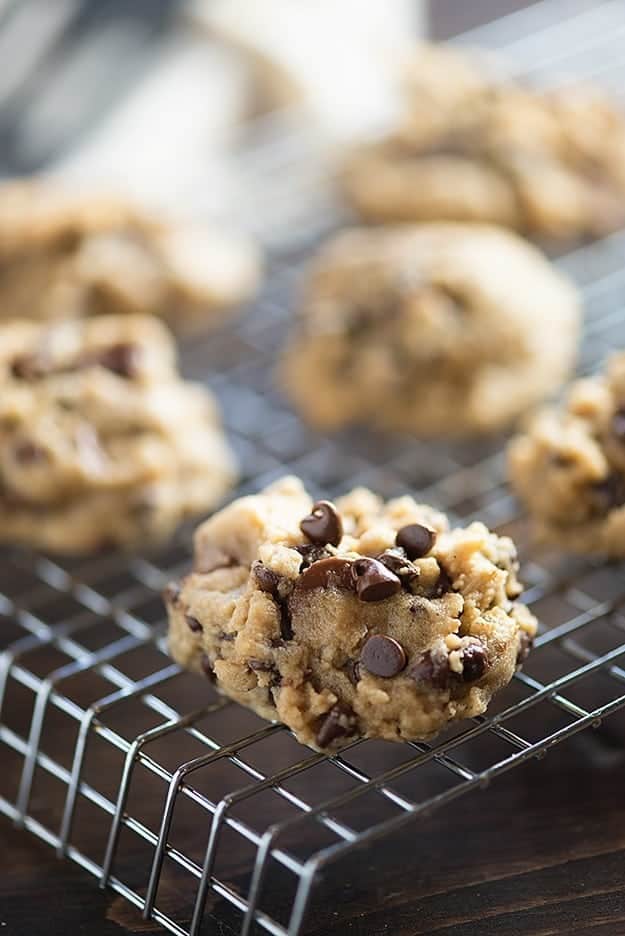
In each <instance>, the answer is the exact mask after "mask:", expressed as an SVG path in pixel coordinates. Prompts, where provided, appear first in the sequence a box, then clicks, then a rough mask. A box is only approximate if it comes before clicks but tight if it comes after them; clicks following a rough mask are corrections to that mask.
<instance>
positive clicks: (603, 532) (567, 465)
mask: <svg viewBox="0 0 625 936" xmlns="http://www.w3.org/2000/svg"><path fill="white" fill-rule="evenodd" d="M509 472H510V480H511V482H512V485H513V487H514V489H515V490H516V492H517V494H518V496H519V497H520V498H521V500H522V501H523V502H524V504H525V505H526V507H527V509H528V510H529V513H530V515H531V517H532V520H533V523H534V532H535V534H536V537H537V539H539V540H542V541H543V542H547V543H554V544H556V545H558V546H559V547H561V548H562V549H565V550H571V551H574V552H579V553H605V554H607V555H610V556H614V557H623V556H625V353H623V352H622V353H619V354H617V355H615V356H614V357H613V358H612V359H611V360H610V362H609V364H608V367H607V372H606V374H605V375H601V376H598V377H590V378H586V379H583V380H578V381H576V382H575V383H573V384H572V386H571V388H570V389H569V392H568V395H567V397H566V399H565V400H564V402H563V404H562V405H561V406H560V407H559V408H556V407H553V408H548V409H544V410H543V411H542V412H540V413H539V414H538V415H537V416H536V417H535V418H534V420H533V421H532V422H531V423H530V424H529V426H528V428H527V431H526V432H525V434H523V435H521V436H519V437H518V438H516V439H514V440H513V441H512V442H511V444H510V447H509Z"/></svg>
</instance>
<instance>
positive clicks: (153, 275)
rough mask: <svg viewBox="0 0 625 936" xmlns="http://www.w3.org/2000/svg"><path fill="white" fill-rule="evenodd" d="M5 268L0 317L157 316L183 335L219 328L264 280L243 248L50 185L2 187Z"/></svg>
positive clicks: (0, 242) (1, 258) (250, 251)
mask: <svg viewBox="0 0 625 936" xmlns="http://www.w3.org/2000/svg"><path fill="white" fill-rule="evenodd" d="M0 264H1V265H2V277H1V278H0V308H1V310H2V311H1V312H0V318H32V319H48V320H49V319H61V318H76V317H82V316H89V315H100V314H103V313H110V314H115V313H152V314H156V315H160V316H162V317H163V318H165V319H167V321H168V322H169V324H170V325H171V326H172V327H174V328H175V329H176V330H178V331H185V330H193V329H197V328H201V327H205V326H206V325H210V324H212V323H214V322H217V321H218V320H219V319H220V318H221V317H222V316H223V314H224V311H225V310H226V309H227V308H229V307H230V306H232V305H235V304H237V303H239V302H241V301H243V300H244V299H247V298H248V297H249V296H250V295H251V294H252V293H253V292H254V291H255V289H256V287H257V284H258V279H259V258H258V255H257V252H256V251H255V249H254V248H253V247H252V246H251V245H250V244H249V243H248V242H247V241H245V240H243V239H241V240H239V239H237V238H234V237H229V236H227V235H225V234H221V233H217V232H215V231H210V230H206V229H203V228H197V227H192V226H190V225H182V224H173V223H167V222H165V221H163V220H158V219H157V218H155V217H152V216H150V215H148V214H147V213H145V212H141V211H140V210H139V209H138V208H135V207H132V206H131V205H129V204H127V203H126V202H124V201H122V200H121V199H118V200H115V199H112V198H106V197H97V196H85V195H81V194H72V193H69V192H66V191H63V190H61V189H59V188H56V187H55V186H54V185H53V184H52V183H45V182H43V181H40V182H13V183H8V184H5V185H3V186H1V187H0Z"/></svg>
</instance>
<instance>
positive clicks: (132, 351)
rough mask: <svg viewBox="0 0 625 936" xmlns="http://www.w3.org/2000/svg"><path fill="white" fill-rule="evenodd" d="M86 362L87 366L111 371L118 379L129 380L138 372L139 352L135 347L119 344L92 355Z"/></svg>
mask: <svg viewBox="0 0 625 936" xmlns="http://www.w3.org/2000/svg"><path fill="white" fill-rule="evenodd" d="M86 360H87V363H89V364H99V365H100V367H104V368H105V369H106V370H109V371H112V372H113V373H114V374H117V376H118V377H125V378H127V379H131V378H132V377H136V376H137V374H138V372H139V364H140V361H141V350H140V348H139V347H138V346H137V345H134V344H129V343H127V342H120V343H119V344H114V345H111V346H110V347H108V348H105V349H104V350H103V351H100V352H99V353H98V354H95V355H93V357H91V359H90V360H89V359H86Z"/></svg>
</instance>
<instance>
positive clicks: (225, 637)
mask: <svg viewBox="0 0 625 936" xmlns="http://www.w3.org/2000/svg"><path fill="white" fill-rule="evenodd" d="M217 638H218V639H219V640H221V641H222V642H224V643H232V642H233V641H234V640H236V639H237V635H236V634H229V633H228V631H219V633H218V634H217Z"/></svg>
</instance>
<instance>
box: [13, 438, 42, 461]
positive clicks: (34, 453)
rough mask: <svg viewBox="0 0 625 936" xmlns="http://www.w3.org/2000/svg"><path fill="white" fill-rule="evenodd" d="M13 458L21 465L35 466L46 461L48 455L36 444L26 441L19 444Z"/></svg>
mask: <svg viewBox="0 0 625 936" xmlns="http://www.w3.org/2000/svg"><path fill="white" fill-rule="evenodd" d="M13 456H14V458H15V460H16V461H18V462H19V463H20V464H21V465H34V464H35V463H36V462H44V461H46V460H47V458H48V453H47V451H46V449H44V448H43V447H42V446H41V445H37V443H36V442H31V441H30V439H24V440H23V441H22V442H18V443H17V445H16V446H15V448H14V449H13Z"/></svg>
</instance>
